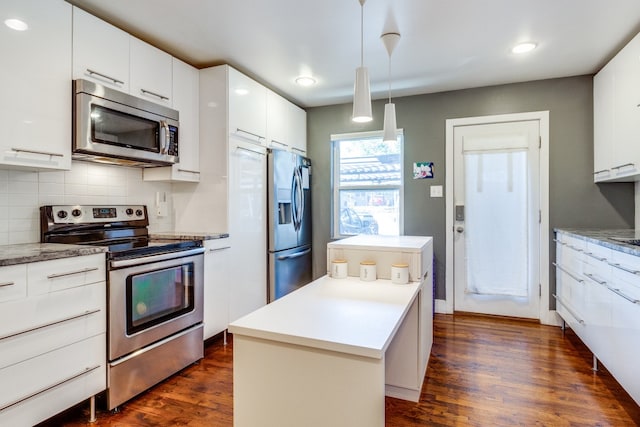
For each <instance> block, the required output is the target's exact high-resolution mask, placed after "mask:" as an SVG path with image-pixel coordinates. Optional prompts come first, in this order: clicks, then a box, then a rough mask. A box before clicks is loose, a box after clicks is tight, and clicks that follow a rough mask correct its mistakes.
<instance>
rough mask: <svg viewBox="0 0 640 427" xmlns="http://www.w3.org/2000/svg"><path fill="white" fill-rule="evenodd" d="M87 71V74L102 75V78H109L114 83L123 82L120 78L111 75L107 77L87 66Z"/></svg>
mask: <svg viewBox="0 0 640 427" xmlns="http://www.w3.org/2000/svg"><path fill="white" fill-rule="evenodd" d="M87 73H89V75H91V76H98V77H102V78H103V79H107V80H111V81H112V82H113V83H115V84H121V85H123V84H124V82H123V81H122V80H118V79H114V78H113V77H109V76H107V75H106V74H102V73H99V72H97V71H94V70H91V69H89V68H87Z"/></svg>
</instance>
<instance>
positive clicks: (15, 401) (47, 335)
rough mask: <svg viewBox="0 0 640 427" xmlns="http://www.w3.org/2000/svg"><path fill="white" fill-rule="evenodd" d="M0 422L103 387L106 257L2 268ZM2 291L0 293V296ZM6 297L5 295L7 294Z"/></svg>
mask: <svg viewBox="0 0 640 427" xmlns="http://www.w3.org/2000/svg"><path fill="white" fill-rule="evenodd" d="M0 277H2V278H3V279H2V280H3V281H4V280H5V279H6V278H8V277H11V279H10V280H9V281H8V282H4V283H10V282H13V284H12V285H5V286H3V287H1V288H0V289H3V290H4V289H7V288H11V287H12V286H17V288H16V289H23V290H24V291H20V292H17V293H15V294H14V297H12V298H7V299H0V301H1V302H0V384H4V385H6V384H11V387H0V425H7V426H9V425H11V426H29V425H34V424H37V423H39V422H41V421H43V420H45V419H47V418H50V417H51V416H53V415H55V414H57V413H58V412H61V411H63V410H65V409H67V408H69V407H71V406H73V405H75V404H77V403H78V402H81V401H82V400H84V399H87V398H89V397H91V396H94V395H96V394H97V393H100V392H101V391H103V390H105V388H106V360H105V359H106V282H105V277H106V276H105V259H104V254H96V255H87V256H80V257H72V258H64V259H58V260H53V261H43V262H34V263H30V264H22V265H16V266H8V267H0ZM1 295H2V294H1V293H0V296H1ZM5 295H6V294H5Z"/></svg>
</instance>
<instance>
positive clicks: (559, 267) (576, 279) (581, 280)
mask: <svg viewBox="0 0 640 427" xmlns="http://www.w3.org/2000/svg"><path fill="white" fill-rule="evenodd" d="M551 264H553V265H554V267H556V268H557V269H558V270H560V271H564V272H565V273H567V274H568V275H569V276H571V278H572V279H574V280H575V281H577V282H578V283H584V280H583V279H581V278H579V277H578V276H576V275H575V274H573V273H571V272H570V271H568V270H567V269H565V268H564V267H562V266H561V265H560V264H556V263H555V262H552V263H551Z"/></svg>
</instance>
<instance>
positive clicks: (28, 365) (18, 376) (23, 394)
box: [0, 334, 106, 416]
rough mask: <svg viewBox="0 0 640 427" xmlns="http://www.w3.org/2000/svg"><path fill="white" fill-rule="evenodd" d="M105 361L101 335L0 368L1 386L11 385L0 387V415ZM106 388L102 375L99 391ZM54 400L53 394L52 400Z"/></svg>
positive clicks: (98, 366)
mask: <svg viewBox="0 0 640 427" xmlns="http://www.w3.org/2000/svg"><path fill="white" fill-rule="evenodd" d="M105 358H106V336H105V335H104V334H101V335H98V336H95V337H92V338H89V339H87V340H85V341H81V342H78V343H75V344H72V345H69V346H67V347H63V348H60V349H58V350H55V351H52V352H50V353H45V354H43V355H41V356H38V357H34V358H32V359H28V360H25V361H24V362H21V363H18V364H15V365H12V366H9V367H7V368H4V369H0V384H11V387H0V416H2V412H4V411H2V408H5V410H6V409H8V408H7V407H12V406H14V405H17V404H19V403H20V402H21V401H23V400H26V399H29V398H31V397H33V396H34V395H36V394H38V393H40V392H43V391H45V390H48V389H49V388H51V387H54V386H56V385H59V384H62V383H64V382H66V381H71V380H72V379H74V378H79V377H81V376H82V375H83V374H86V373H89V372H91V371H92V370H95V369H99V368H100V367H104V366H105V365H106V360H105ZM105 386H106V376H103V377H102V384H101V385H100V386H99V387H98V388H100V389H104V388H105ZM52 391H53V390H52ZM98 391H99V390H98ZM89 395H90V394H88V395H87V397H88V396H89ZM55 398H56V397H55V393H52V399H55Z"/></svg>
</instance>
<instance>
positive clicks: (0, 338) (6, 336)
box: [0, 308, 101, 341]
mask: <svg viewBox="0 0 640 427" xmlns="http://www.w3.org/2000/svg"><path fill="white" fill-rule="evenodd" d="M100 311H101V310H100V309H99V308H96V309H94V310H87V311H85V312H84V313H80V314H74V315H72V316H69V317H65V318H64V319H58V320H54V321H53V322H49V323H46V324H43V325H38V326H33V327H31V328H29V329H23V330H21V331H18V332H12V333H11V334H9V335H3V336H1V337H0V341H2V340H4V339H7V338H11V337H15V336H18V335H22V334H26V333H29V332H33V331H37V330H38V329H44V328H48V327H49V326H53V325H58V324H60V323H64V322H68V321H70V320H75V319H79V318H81V317H86V316H90V315H92V314H96V313H98V312H100Z"/></svg>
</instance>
